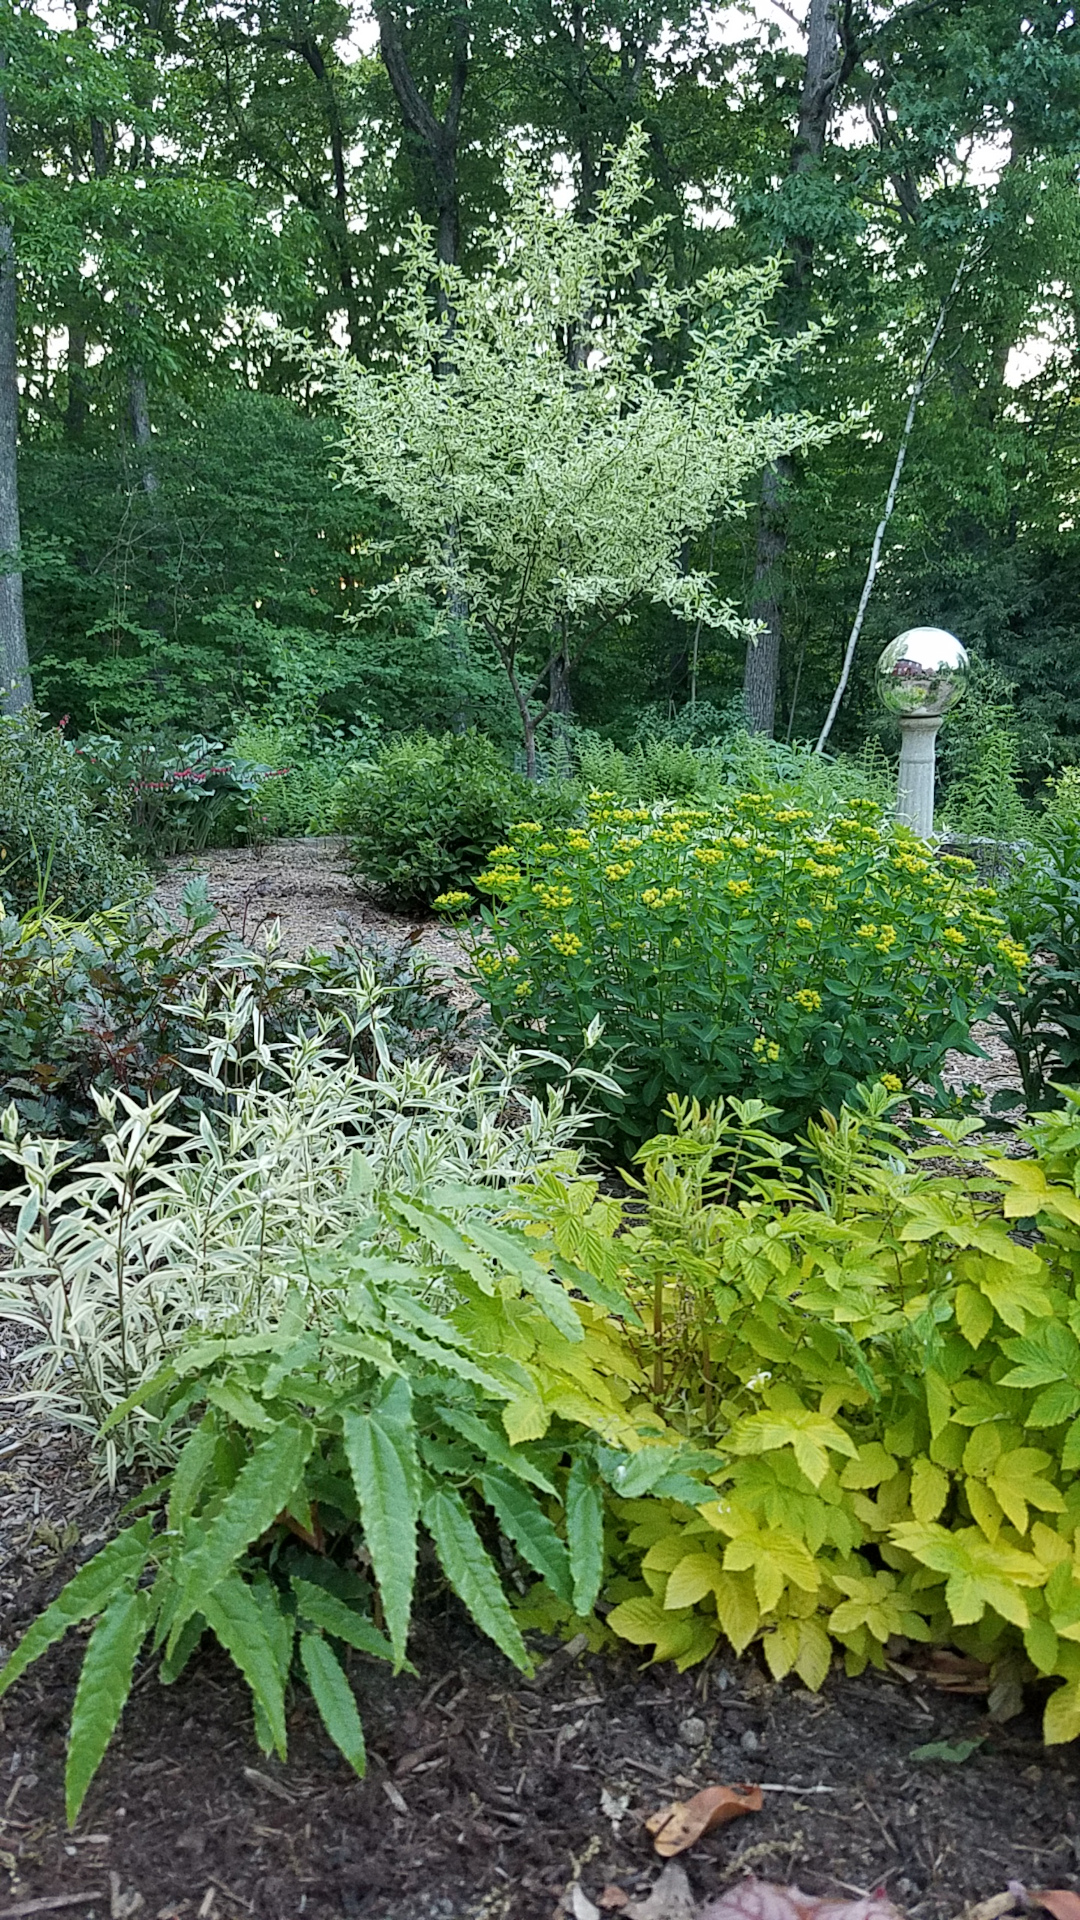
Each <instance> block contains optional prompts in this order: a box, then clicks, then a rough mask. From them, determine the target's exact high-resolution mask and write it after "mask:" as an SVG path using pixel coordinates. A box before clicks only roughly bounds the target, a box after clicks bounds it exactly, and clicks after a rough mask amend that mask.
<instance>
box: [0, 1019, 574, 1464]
mask: <svg viewBox="0 0 1080 1920" xmlns="http://www.w3.org/2000/svg"><path fill="white" fill-rule="evenodd" d="M342 1006H343V1009H344V1012H345V1015H346V1016H347V1017H349V1018H354V1019H355V1020H357V1021H358V1022H363V1024H364V1025H365V1027H368V1028H370V1030H371V1032H372V1034H373V1041H374V1053H375V1058H376V1060H377V1061H378V1063H379V1064H378V1067H377V1070H376V1072H375V1074H374V1075H373V1076H370V1075H367V1074H365V1072H364V1071H363V1069H362V1068H361V1067H360V1066H359V1065H358V1064H357V1063H356V1062H355V1061H352V1060H346V1059H344V1058H343V1057H342V1056H341V1054H340V1053H338V1052H335V1051H334V1050H333V1048H331V1047H330V1046H328V1044H327V1041H326V1036H325V1033H322V1034H320V1033H319V1032H318V1031H316V1032H314V1033H311V1034H307V1035H299V1034H298V1035H296V1036H294V1037H293V1038H292V1040H291V1041H289V1042H288V1043H286V1044H283V1045H281V1046H271V1045H268V1044H267V1043H266V1041H265V1038H264V1036H263V1033H262V1029H261V1024H260V1019H259V1014H258V1008H257V1007H256V1006H255V1004H254V1002H253V1000H252V998H251V995H250V993H247V992H241V993H240V994H239V995H237V996H234V997H233V998H232V999H231V1001H229V1002H227V1004H226V1005H225V1006H224V1008H222V1009H219V1010H216V1011H215V1010H213V1009H207V1010H205V1014H204V1025H205V1029H206V1046H205V1050H204V1060H203V1065H202V1067H201V1068H200V1069H199V1074H200V1077H201V1078H202V1080H203V1082H204V1084H205V1086H206V1088H207V1095H208V1103H207V1104H208V1108H212V1109H213V1117H212V1118H211V1117H210V1113H209V1112H208V1113H207V1115H206V1116H204V1118H203V1120H202V1122H201V1124H200V1127H199V1129H198V1131H197V1132H192V1131H185V1130H183V1129H180V1128H177V1127H175V1126H174V1125H172V1123H171V1117H170V1104H171V1102H170V1098H166V1099H164V1100H161V1101H158V1102H157V1103H156V1104H153V1105H150V1106H146V1107H144V1106H141V1105H138V1104H136V1103H135V1102H133V1101H132V1100H130V1099H128V1098H126V1097H125V1096H124V1095H110V1096H108V1097H104V1096H103V1097H100V1098H99V1102H98V1104H99V1107H100V1110H101V1112H102V1115H103V1117H104V1119H105V1121H106V1124H107V1127H108V1132H107V1134H106V1137H105V1139H104V1141H103V1144H102V1149H101V1154H100V1157H99V1158H98V1159H97V1160H96V1161H95V1162H94V1163H93V1164H91V1165H87V1164H86V1163H85V1162H82V1163H78V1162H77V1161H76V1160H75V1159H74V1157H73V1156H72V1155H71V1154H69V1152H68V1151H67V1149H66V1148H65V1146H64V1144H63V1143H62V1142H57V1141H55V1140H45V1139H39V1138H34V1137H33V1136H24V1137H22V1138H20V1137H19V1132H18V1117H17V1114H16V1112H15V1109H14V1107H11V1108H9V1109H8V1111H7V1113H6V1115H5V1116H4V1119H3V1139H2V1140H0V1154H2V1156H3V1158H4V1159H5V1160H6V1161H7V1163H8V1165H9V1166H11V1167H13V1168H15V1169H16V1170H17V1173H18V1175H19V1176H20V1178H21V1186H20V1187H19V1188H18V1189H16V1191H15V1192H14V1193H13V1194H12V1195H11V1200H12V1203H13V1204H12V1214H13V1217H14V1221H15V1224H14V1225H13V1226H7V1225H5V1226H3V1227H0V1250H3V1251H4V1252H5V1253H6V1254H7V1256H8V1265H7V1267H6V1269H5V1271H4V1272H3V1274H2V1275H0V1319H5V1318H6V1319H9V1320H13V1321H16V1322H19V1323H21V1324H22V1325H23V1326H25V1327H27V1328H29V1329H30V1330H31V1331H32V1333H33V1334H34V1335H36V1338H35V1339H33V1340H32V1341H31V1342H30V1344H29V1345H28V1346H27V1347H26V1348H25V1350H24V1351H23V1353H22V1355H21V1357H20V1359H21V1365H22V1367H23V1369H24V1373H25V1377H26V1382H27V1384H26V1389H25V1393H26V1401H27V1403H28V1404H30V1405H32V1406H33V1407H34V1409H35V1411H36V1412H37V1413H38V1414H39V1415H41V1416H42V1417H45V1418H51V1419H56V1420H59V1421H62V1422H65V1423H67V1424H72V1425H75V1426H78V1427H81V1428H82V1429H83V1430H85V1431H87V1432H91V1433H95V1434H96V1433H97V1432H98V1431H99V1429H100V1428H101V1427H102V1425H103V1424H104V1422H105V1421H106V1420H107V1419H108V1417H109V1415H110V1414H111V1413H112V1411H113V1409H114V1408H115V1407H116V1406H117V1405H118V1404H119V1402H120V1401H121V1400H124V1399H126V1398H127V1397H128V1396H130V1395H131V1394H133V1393H135V1392H136V1390H137V1389H138V1388H139V1387H140V1385H141V1384H142V1383H143V1382H144V1381H145V1380H146V1379H147V1378H149V1376H150V1375H151V1374H152V1373H154V1372H155V1371H156V1370H157V1369H158V1368H160V1367H161V1366H162V1364H163V1363H164V1362H165V1361H166V1360H167V1359H168V1358H169V1357H170V1356H171V1355H172V1354H173V1353H174V1352H175V1351H176V1349H177V1348H178V1346H179V1345H180V1343H181V1341H182V1340H183V1339H184V1337H185V1335H186V1334H187V1332H188V1330H189V1329H190V1328H192V1327H196V1328H202V1329H203V1330H204V1331H206V1332H207V1333H213V1332H222V1333H225V1332H235V1331H238V1330H242V1331H243V1332H245V1333H259V1332H261V1331H263V1330H269V1329H272V1328H274V1327H275V1326H276V1324H277V1322H278V1319H279V1316H280V1313H281V1310H282V1303H283V1301H284V1299H285V1298H286V1296H287V1295H289V1296H291V1297H293V1298H299V1299H302V1300H303V1301H304V1302H305V1303H306V1305H305V1310H306V1311H308V1312H309V1313H310V1314H311V1315H312V1316H313V1318H315V1319H317V1318H318V1316H319V1315H320V1314H321V1313H322V1312H323V1311H324V1309H325V1308H326V1307H327V1304H328V1302H332V1300H333V1296H335V1294H336V1291H337V1289H338V1285H339V1281H338V1275H339V1272H340V1262H339V1261H338V1259H337V1257H336V1256H337V1254H338V1253H339V1251H340V1250H341V1249H342V1248H345V1247H348V1248H349V1249H352V1250H357V1249H359V1248H361V1247H364V1248H366V1249H367V1250H368V1251H369V1252H373V1251H379V1252H381V1253H382V1254H384V1255H386V1256H387V1257H392V1256H394V1255H396V1254H397V1253H398V1252H400V1250H401V1248H402V1246H403V1245H405V1244H406V1243H412V1242H413V1241H415V1240H417V1239H418V1238H420V1241H421V1244H422V1245H427V1243H426V1242H424V1241H423V1239H422V1236H421V1235H420V1229H419V1228H418V1227H417V1225H416V1224H415V1222H414V1221H413V1220H412V1219H411V1218H410V1217H409V1216H408V1215H407V1212H405V1211H403V1210H402V1209H403V1208H406V1207H407V1205H408V1204H411V1203H412V1202H414V1201H418V1200H421V1199H422V1197H423V1195H425V1194H426V1193H428V1192H430V1191H431V1190H432V1189H433V1188H434V1187H438V1188H439V1189H440V1191H441V1200H440V1208H441V1212H442V1214H445V1215H446V1217H447V1218H449V1219H452V1218H454V1217H455V1216H456V1215H457V1214H458V1213H460V1212H461V1211H462V1210H469V1211H471V1212H472V1213H474V1214H476V1213H477V1212H478V1209H480V1210H482V1208H483V1207H484V1206H486V1207H488V1208H489V1209H491V1208H494V1207H496V1206H497V1205H498V1198H499V1194H500V1192H502V1191H505V1189H506V1187H507V1186H508V1184H510V1183H512V1182H513V1181H515V1180H517V1179H520V1178H521V1177H523V1176H524V1175H526V1174H527V1173H528V1172H529V1171H530V1170H531V1169H532V1168H534V1167H535V1166H536V1165H538V1164H540V1163H543V1162H544V1161H549V1160H551V1159H552V1157H553V1156H554V1157H557V1156H558V1155H559V1154H560V1153H563V1152H567V1151H569V1149H570V1143H571V1142H572V1141H573V1140H574V1138H575V1137H577V1136H579V1135H580V1134H581V1132H582V1128H583V1125H584V1122H585V1119H586V1115H585V1113H584V1111H583V1109H582V1108H580V1107H575V1106H574V1105H573V1103H572V1088H573V1085H574V1075H572V1074H569V1070H567V1073H568V1074H569V1077H568V1078H566V1077H565V1076H564V1084H563V1085H562V1086H560V1087H558V1088H556V1089H555V1090H553V1091H552V1093H551V1094H550V1095H549V1096H548V1098H547V1099H546V1101H539V1100H537V1099H536V1098H535V1097H531V1096H530V1095H529V1094H528V1093H527V1092H526V1091H525V1090H524V1084H523V1082H524V1076H525V1072H526V1070H527V1069H528V1068H529V1067H530V1065H531V1064H533V1062H532V1061H531V1058H530V1057H529V1056H526V1055H524V1054H522V1053H520V1052H518V1053H507V1054H505V1055H496V1054H494V1053H492V1052H490V1051H487V1050H484V1049H481V1051H480V1052H479V1053H477V1055H476V1056H475V1058H474V1060H473V1061H472V1064H471V1066H470V1067H469V1068H468V1070H467V1071H466V1072H463V1073H460V1074H454V1073H451V1072H449V1071H447V1070H446V1069H445V1068H444V1067H443V1066H441V1065H440V1064H438V1063H436V1062H433V1061H429V1060H407V1061H405V1062H404V1063H402V1064H394V1063H392V1062H391V1059H390V1055H389V1050H388V1048H387V1047H386V1046H385V1044H383V1042H382V1038H381V1030H380V1022H379V1014H380V1001H379V993H378V988H377V986H376V984H375V983H374V982H373V981H372V982H368V985H367V988H366V989H365V990H364V992H363V994H362V1003H361V999H358V998H357V997H356V996H355V995H354V996H352V998H351V999H350V997H349V996H348V995H345V996H343V997H342ZM562 1064H563V1066H565V1063H562ZM589 1080H590V1076H589V1074H588V1073H587V1072H586V1071H585V1070H581V1071H580V1073H579V1075H578V1076H577V1085H578V1087H580V1089H581V1091H582V1093H584V1094H587V1092H588V1087H589ZM462 1187H464V1188H467V1189H468V1192H467V1195H466V1197H464V1198H463V1197H462V1196H461V1194H460V1193H458V1192H457V1191H455V1189H457V1188H462ZM377 1189H385V1190H386V1191H387V1192H390V1191H392V1192H393V1194H394V1195H395V1196H397V1200H398V1201H399V1202H400V1205H398V1206H396V1208H394V1207H390V1206H389V1205H387V1206H382V1207H380V1206H378V1205H375V1204H374V1203H373V1200H372V1195H373V1193H374V1192H375V1191H376V1190H377ZM438 1260H439V1256H438V1251H437V1248H435V1250H434V1251H433V1252H432V1255H431V1258H430V1260H429V1261H428V1264H427V1265H425V1264H424V1262H423V1261H419V1262H417V1264H416V1266H415V1268H414V1270H413V1284H414V1285H415V1288H416V1291H417V1294H418V1297H426V1298H428V1299H429V1301H433V1302H434V1303H435V1304H436V1305H437V1304H438V1301H439V1298H440V1297H441V1293H442V1289H443V1280H442V1276H441V1270H440V1267H439V1264H438ZM147 1448H150V1450H151V1453H153V1452H154V1449H155V1431H154V1429H153V1427H152V1423H150V1422H149V1420H148V1417H147V1415H146V1413H145V1411H144V1410H142V1409H141V1408H135V1409H133V1411H132V1413H131V1414H130V1416H129V1417H128V1418H126V1419H125V1421H124V1422H122V1423H120V1424H119V1425H114V1426H113V1427H112V1429H111V1430H110V1433H109V1437H108V1441H107V1443H106V1450H105V1461H106V1466H107V1469H108V1472H109V1474H110V1476H113V1475H114V1474H115V1472H116V1469H117V1465H118V1463H119V1462H120V1461H124V1462H126V1463H129V1464H130V1463H132V1462H133V1461H134V1460H135V1459H136V1458H137V1457H138V1456H139V1454H140V1451H142V1452H143V1453H144V1454H145V1451H146V1449H147ZM156 1457H157V1458H159V1459H160V1458H162V1457H163V1456H162V1455H161V1452H160V1449H158V1451H157V1455H156Z"/></svg>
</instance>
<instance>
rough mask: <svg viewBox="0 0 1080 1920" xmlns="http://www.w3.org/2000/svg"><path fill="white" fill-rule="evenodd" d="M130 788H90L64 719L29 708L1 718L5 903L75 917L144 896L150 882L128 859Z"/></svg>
mask: <svg viewBox="0 0 1080 1920" xmlns="http://www.w3.org/2000/svg"><path fill="white" fill-rule="evenodd" d="M130 811H131V795H130V793H129V792H128V791H127V789H126V788H123V787H117V786H114V787H113V788H111V790H110V791H109V792H108V794H105V795H101V796H98V795H95V794H92V793H91V792H90V791H89V789H88V787H87V785H86V782H85V780H84V778H83V770H82V763H81V761H80V759H79V756H78V754H77V752H76V750H75V749H74V747H72V745H71V744H70V742H69V741H68V740H67V738H66V736H65V732H64V728H63V726H59V727H54V726H50V725H49V724H48V723H47V722H46V721H45V720H44V719H43V718H42V717H41V715H40V714H37V713H34V712H33V711H32V710H31V709H29V708H28V709H26V710H25V711H24V712H22V713H19V714H14V715H9V716H7V717H0V902H2V903H3V907H4V908H5V909H6V911H7V912H8V913H9V914H11V913H15V914H19V913H24V912H28V911H31V910H33V911H35V912H37V913H41V912H43V911H44V910H45V908H47V907H49V908H53V909H54V910H57V911H63V912H64V913H65V914H67V915H68V916H69V917H70V918H72V919H83V918H85V917H86V916H87V915H90V914H95V913H100V912H102V911H103V910H104V909H107V908H112V907H117V906H121V905H125V904H130V903H131V902H133V901H138V900H141V899H143V898H144V897H145V895H146V894H147V893H148V892H149V887H150V883H149V880H148V878H147V875H146V873H145V871H144V870H143V868H142V867H141V866H139V865H137V864H136V862H135V861H133V860H132V859H130V858H129V853H128V837H129V819H130Z"/></svg>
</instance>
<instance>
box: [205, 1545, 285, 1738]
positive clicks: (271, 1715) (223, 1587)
mask: <svg viewBox="0 0 1080 1920" xmlns="http://www.w3.org/2000/svg"><path fill="white" fill-rule="evenodd" d="M200 1610H201V1612H202V1613H203V1614H204V1615H205V1618H206V1624H207V1626H208V1627H210V1629H211V1631H212V1632H213V1633H214V1634H216V1636H217V1638H218V1640H220V1642H221V1644H222V1646H223V1647H224V1649H225V1651H226V1653H227V1654H228V1655H229V1658H230V1660H231V1661H232V1662H233V1665H234V1666H236V1667H238V1668H239V1669H240V1672H241V1673H242V1674H243V1676H244V1679H245V1680H246V1681H247V1683H248V1686H249V1687H250V1688H251V1691H252V1694H253V1695H254V1697H255V1699H256V1700H257V1701H258V1703H259V1706H260V1707H261V1708H262V1711H263V1713H264V1715H265V1716H266V1724H267V1727H268V1728H269V1731H270V1737H271V1739H272V1741H273V1743H274V1749H275V1751H276V1752H277V1754H278V1755H279V1757H280V1758H281V1759H282V1760H284V1758H285V1752H286V1745H287V1740H286V1733H285V1673H287V1671H288V1664H287V1663H286V1668H285V1673H283V1672H282V1669H281V1664H280V1661H279V1658H278V1650H277V1649H276V1648H275V1647H274V1645H273V1643H272V1641H271V1639H270V1636H269V1634H268V1633H267V1630H266V1622H265V1621H264V1619H263V1614H262V1608H261V1607H260V1605H259V1602H258V1601H257V1600H256V1599H255V1597H254V1595H253V1593H252V1591H251V1588H250V1587H249V1586H248V1584H247V1582H246V1580H243V1579H242V1578H241V1576H240V1575H239V1574H238V1573H236V1572H230V1573H227V1574H226V1575H225V1576H224V1578H223V1579H221V1580H219V1581H218V1582H217V1584H216V1585H215V1587H214V1589H213V1592H212V1593H207V1594H204V1595H203V1598H202V1603H201V1609H200Z"/></svg>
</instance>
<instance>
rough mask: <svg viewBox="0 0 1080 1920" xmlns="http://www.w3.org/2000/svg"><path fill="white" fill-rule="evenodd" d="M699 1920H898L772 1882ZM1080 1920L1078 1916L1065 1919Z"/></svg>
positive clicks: (738, 1894) (721, 1903) (862, 1903)
mask: <svg viewBox="0 0 1080 1920" xmlns="http://www.w3.org/2000/svg"><path fill="white" fill-rule="evenodd" d="M698 1920H900V1915H899V1913H898V1912H897V1910H896V1908H895V1907H894V1906H893V1904H892V1901H891V1900H884V1899H879V1898H877V1897H876V1896H874V1895H869V1894H868V1895H867V1896H866V1897H865V1898H864V1899H862V1900H828V1899H819V1898H818V1897H817V1896H816V1895H814V1894H811V1893H803V1892H801V1891H800V1889H799V1888H798V1887H778V1886H776V1885H775V1883H774V1882H773V1881H771V1880H755V1879H753V1878H751V1879H749V1880H741V1881H740V1882H739V1884H738V1886H735V1887H731V1888H729V1890H728V1892H727V1893H722V1894H721V1895H720V1897H719V1899H718V1900H710V1901H709V1902H708V1904H707V1905H706V1906H704V1907H702V1909H701V1911H700V1913H699V1915H698ZM1068 1920H1080V1916H1068Z"/></svg>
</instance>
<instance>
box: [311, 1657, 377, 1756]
mask: <svg viewBox="0 0 1080 1920" xmlns="http://www.w3.org/2000/svg"><path fill="white" fill-rule="evenodd" d="M300 1660H301V1663H302V1665H303V1668H304V1672H305V1674H306V1675H307V1683H308V1686H309V1687H310V1688H311V1697H312V1699H313V1700H314V1702H315V1705H316V1706H317V1707H318V1709H319V1718H320V1719H321V1721H322V1723H323V1726H324V1727H325V1728H326V1731H327V1733H328V1734H329V1735H330V1738H331V1740H332V1741H333V1743H334V1745H335V1747H337V1749H338V1751H339V1753H342V1754H344V1756H345V1758H346V1760H347V1761H348V1763H349V1765H350V1767H351V1768H352V1770H353V1772H354V1773H357V1774H359V1776H360V1778H361V1780H362V1779H363V1777H364V1775H365V1773H366V1772H367V1753H366V1751H365V1748H364V1729H363V1727H362V1725H361V1723H360V1715H359V1713H358V1712H357V1707H356V1698H355V1695H354V1694H353V1690H352V1688H351V1687H350V1685H349V1681H348V1676H347V1675H346V1673H345V1671H344V1669H343V1668H342V1666H341V1663H340V1661H339V1660H338V1658H337V1655H336V1654H335V1653H334V1651H333V1649H332V1648H331V1647H328V1646H327V1644H326V1641H325V1640H324V1639H323V1637H322V1634H321V1633H302V1634H301V1635H300Z"/></svg>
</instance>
